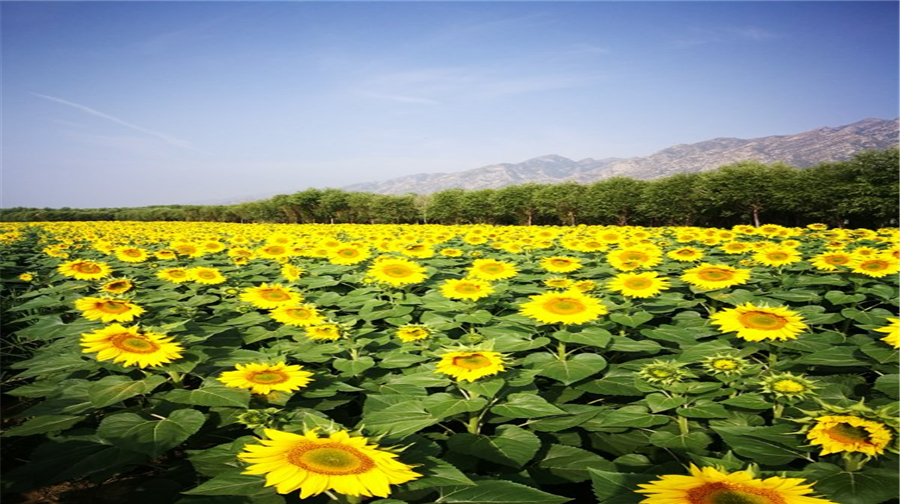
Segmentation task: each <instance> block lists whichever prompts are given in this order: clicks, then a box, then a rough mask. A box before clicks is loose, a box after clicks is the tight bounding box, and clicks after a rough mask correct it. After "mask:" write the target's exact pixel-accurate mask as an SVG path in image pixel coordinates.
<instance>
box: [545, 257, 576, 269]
mask: <svg viewBox="0 0 900 504" xmlns="http://www.w3.org/2000/svg"><path fill="white" fill-rule="evenodd" d="M550 264H551V265H552V266H556V267H557V268H562V267H565V266H569V265H571V264H573V263H572V261H570V260H568V259H553V260H552V261H550Z"/></svg>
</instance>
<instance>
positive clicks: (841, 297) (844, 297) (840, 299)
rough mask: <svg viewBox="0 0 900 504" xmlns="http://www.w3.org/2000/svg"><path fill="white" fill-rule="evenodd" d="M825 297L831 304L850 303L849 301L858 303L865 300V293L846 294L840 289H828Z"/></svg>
mask: <svg viewBox="0 0 900 504" xmlns="http://www.w3.org/2000/svg"><path fill="white" fill-rule="evenodd" d="M825 299H827V300H828V301H829V302H830V303H831V304H834V305H841V304H850V303H858V302H860V301H865V300H866V295H865V294H847V293H846V292H841V291H836V290H833V291H828V292H826V293H825Z"/></svg>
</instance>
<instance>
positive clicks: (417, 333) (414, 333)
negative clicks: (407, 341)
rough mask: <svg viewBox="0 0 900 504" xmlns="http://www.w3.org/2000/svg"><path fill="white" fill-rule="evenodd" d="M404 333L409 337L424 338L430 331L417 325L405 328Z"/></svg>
mask: <svg viewBox="0 0 900 504" xmlns="http://www.w3.org/2000/svg"><path fill="white" fill-rule="evenodd" d="M402 334H403V336H405V337H407V338H424V337H425V336H428V331H426V330H425V329H422V328H419V327H415V328H412V329H404V330H403V332H402Z"/></svg>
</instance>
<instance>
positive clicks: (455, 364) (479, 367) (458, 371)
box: [435, 351, 506, 382]
mask: <svg viewBox="0 0 900 504" xmlns="http://www.w3.org/2000/svg"><path fill="white" fill-rule="evenodd" d="M501 371H506V368H505V367H503V354H501V353H499V352H463V351H461V352H447V353H445V354H443V355H441V360H440V362H438V364H437V368H436V369H435V373H442V374H446V375H450V376H452V377H453V378H456V381H463V380H465V381H469V382H473V381H475V380H477V379H479V378H482V377H485V376H490V375H495V374H497V373H499V372H501Z"/></svg>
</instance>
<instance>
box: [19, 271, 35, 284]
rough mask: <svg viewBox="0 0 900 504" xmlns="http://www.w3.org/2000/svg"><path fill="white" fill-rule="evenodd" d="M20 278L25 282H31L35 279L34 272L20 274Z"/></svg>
mask: <svg viewBox="0 0 900 504" xmlns="http://www.w3.org/2000/svg"><path fill="white" fill-rule="evenodd" d="M19 280H21V281H23V282H30V281H32V280H34V273H28V272H26V273H22V274H21V275H19Z"/></svg>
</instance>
